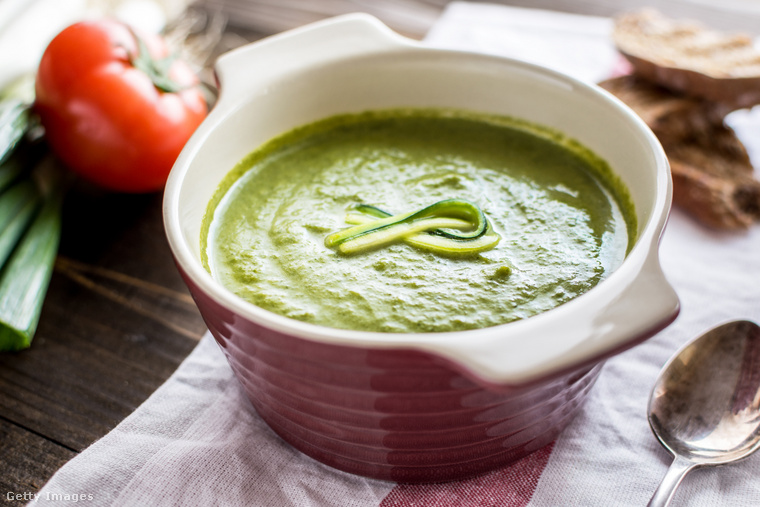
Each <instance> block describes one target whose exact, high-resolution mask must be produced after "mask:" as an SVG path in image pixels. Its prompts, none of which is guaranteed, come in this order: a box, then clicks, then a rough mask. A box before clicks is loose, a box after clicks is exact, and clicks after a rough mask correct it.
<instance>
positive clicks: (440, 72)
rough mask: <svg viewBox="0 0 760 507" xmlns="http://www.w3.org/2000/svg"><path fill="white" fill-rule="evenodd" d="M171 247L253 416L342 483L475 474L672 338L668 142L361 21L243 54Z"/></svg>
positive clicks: (175, 192) (233, 56) (599, 106)
mask: <svg viewBox="0 0 760 507" xmlns="http://www.w3.org/2000/svg"><path fill="white" fill-rule="evenodd" d="M216 70H217V75H218V79H219V82H220V89H221V94H220V97H219V101H218V103H217V105H216V106H215V108H214V109H213V111H212V112H211V114H210V115H209V116H208V118H207V120H206V121H205V122H204V123H203V124H202V125H201V126H200V128H199V129H198V131H197V132H196V133H195V135H194V136H193V137H192V139H191V140H190V141H189V143H188V144H187V146H186V147H185V149H184V150H183V152H182V154H181V155H180V157H179V158H178V160H177V162H176V164H175V166H174V168H173V170H172V173H171V175H170V177H169V181H168V184H167V187H166V194H165V204H164V217H165V224H166V232H167V236H168V239H169V243H170V246H171V249H172V252H173V254H174V256H175V258H176V262H177V266H178V268H179V270H180V272H181V274H182V276H183V278H184V280H185V281H186V283H187V285H188V287H189V289H190V291H191V293H192V295H193V297H194V298H195V301H196V303H197V305H198V308H199V310H200V312H201V314H202V315H203V318H204V319H205V321H206V323H207V324H208V327H209V330H210V331H211V333H212V334H213V336H214V338H215V339H216V340H217V342H218V343H219V345H220V346H221V349H222V350H223V352H224V354H225V355H226V357H227V359H228V360H229V363H230V366H231V367H232V369H233V370H234V372H235V374H236V376H237V378H238V379H239V380H240V382H241V384H242V386H243V388H244V389H245V391H246V394H247V395H248V398H249V399H250V401H251V403H252V405H253V407H254V408H255V410H256V411H257V412H258V414H259V415H260V416H261V417H262V418H263V419H264V420H265V421H266V422H267V424H269V425H270V426H271V428H272V429H273V430H274V431H275V432H276V433H277V434H279V435H280V436H281V437H282V438H283V439H284V440H285V441H287V442H288V443H290V444H291V445H293V446H294V447H295V448H297V449H299V450H300V451H302V452H304V453H305V454H307V455H309V456H311V457H313V458H315V459H317V460H319V461H321V462H323V463H326V464H328V465H330V466H333V467H335V468H338V469H341V470H345V471H348V472H351V473H355V474H360V475H363V476H367V477H373V478H377V479H385V480H393V481H398V482H436V481H448V480H454V479H460V478H464V477H468V476H472V475H476V474H479V473H484V472H486V471H489V470H492V469H494V468H497V467H500V466H503V465H505V464H506V463H509V462H511V461H514V460H516V459H519V458H521V457H523V456H525V455H527V454H529V453H531V452H533V451H535V450H538V449H540V448H541V447H543V446H545V445H547V444H549V443H551V442H552V441H553V440H554V439H555V438H556V437H557V435H558V434H559V433H560V431H561V430H562V429H563V428H564V427H565V426H566V425H567V424H568V423H569V422H570V421H571V420H572V418H573V417H574V416H575V415H576V414H577V412H578V410H579V409H580V408H581V406H582V404H583V401H584V400H585V398H586V395H587V393H588V392H589V390H590V389H591V387H592V386H593V383H594V380H595V379H596V378H597V376H598V374H599V372H600V370H601V368H602V365H603V362H604V360H605V359H607V358H609V357H610V356H612V355H614V354H617V353H619V352H621V351H624V350H626V349H628V348H630V347H633V346H634V345H637V344H639V343H641V342H642V341H644V340H645V339H647V338H649V337H650V336H652V335H653V334H655V333H657V332H658V331H659V330H661V329H662V328H663V327H665V326H667V325H668V324H669V323H670V322H672V321H673V319H675V317H676V315H677V313H678V307H679V306H678V298H677V296H676V294H675V293H674V291H673V289H672V287H671V286H670V285H669V284H668V282H667V281H666V279H665V277H664V276H663V274H662V271H661V269H660V264H659V259H658V242H659V238H660V235H661V233H662V231H663V228H664V226H665V222H666V220H667V215H668V211H669V207H670V202H671V180H670V172H669V167H668V163H667V159H666V157H665V155H664V153H663V150H662V148H661V147H660V145H659V144H658V142H657V140H656V138H655V137H654V135H653V134H652V133H651V131H650V130H649V129H648V128H647V127H646V126H645V125H644V123H643V122H642V121H641V120H640V119H639V118H638V117H637V116H636V115H635V114H634V113H633V112H632V111H631V110H630V109H628V108H627V107H626V106H624V105H623V104H622V103H621V102H619V101H618V100H616V99H615V98H613V97H612V96H611V95H609V94H608V93H606V92H605V91H603V90H601V89H599V88H597V87H595V86H593V85H589V84H585V83H582V82H579V81H577V80H575V79H573V78H571V77H568V76H565V75H562V74H559V73H557V72H554V71H551V70H548V69H545V68H542V67H538V66H535V65H531V64H528V63H524V62H519V61H515V60H510V59H505V58H500V57H496V56H488V55H482V54H473V53H466V52H459V51H450V50H440V49H433V48H428V47H425V46H424V45H422V44H420V43H417V42H414V41H410V40H407V39H405V38H403V37H401V36H399V35H397V34H395V33H393V32H392V31H390V30H389V29H388V28H386V27H385V26H384V25H382V24H381V23H380V22H379V21H377V20H376V19H374V18H372V17H369V16H366V15H350V16H344V17H339V18H334V19H331V20H327V21H324V22H320V23H316V24H313V25H309V26H305V27H303V28H300V29H297V30H294V31H291V32H286V33H284V34H281V35H278V36H275V37H271V38H268V39H265V40H263V41H260V42H257V43H254V44H251V45H248V46H245V47H242V48H240V49H237V50H235V51H232V52H231V53H228V54H226V55H224V56H222V57H221V58H220V59H219V61H218V64H217V66H216Z"/></svg>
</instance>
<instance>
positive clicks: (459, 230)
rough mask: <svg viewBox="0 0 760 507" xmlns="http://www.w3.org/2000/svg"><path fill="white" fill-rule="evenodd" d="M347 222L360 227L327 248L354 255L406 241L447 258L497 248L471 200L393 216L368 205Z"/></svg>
mask: <svg viewBox="0 0 760 507" xmlns="http://www.w3.org/2000/svg"><path fill="white" fill-rule="evenodd" d="M354 209H355V210H356V211H358V212H359V213H348V215H347V216H346V223H349V224H356V225H355V226H354V227H349V228H348V229H343V230H341V231H338V232H335V233H333V234H330V235H329V236H327V238H325V245H326V246H327V247H329V248H335V249H336V250H337V251H338V252H339V253H342V254H345V255H350V254H356V253H360V252H364V251H367V250H373V249H376V248H379V247H381V246H383V245H387V244H390V243H395V242H398V241H403V242H405V243H407V244H408V245H411V246H414V247H417V248H420V249H423V250H428V251H431V252H434V253H438V254H443V255H471V254H474V253H478V252H482V251H485V250H489V249H491V248H493V247H494V246H496V244H497V243H498V242H499V240H500V239H501V237H500V236H499V235H498V234H497V233H496V232H494V230H493V228H492V227H491V224H490V222H489V221H488V219H487V218H486V216H485V215H484V214H483V211H482V210H481V209H480V208H479V207H478V206H477V205H476V204H473V203H471V202H469V201H465V200H462V199H446V200H443V201H439V202H437V203H435V204H431V205H430V206H427V207H425V208H422V209H421V210H418V211H412V212H408V213H402V214H400V215H391V214H390V213H388V212H386V211H384V210H382V209H380V208H377V207H375V206H370V205H367V204H360V205H357V206H356V207H354Z"/></svg>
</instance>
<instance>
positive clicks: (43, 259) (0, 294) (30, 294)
mask: <svg viewBox="0 0 760 507" xmlns="http://www.w3.org/2000/svg"><path fill="white" fill-rule="evenodd" d="M33 85H34V78H33V76H25V77H23V78H21V79H19V80H18V81H16V82H15V83H14V84H12V85H11V86H10V87H8V88H6V89H4V90H2V91H0V351H3V350H21V349H24V348H27V347H29V345H30V344H31V341H32V337H33V336H34V332H35V331H36V329H37V324H38V322H39V317H40V313H41V311H42V303H43V301H44V299H45V294H46V292H47V288H48V285H49V283H50V277H51V275H52V272H53V264H54V262H55V256H56V252H57V249H58V242H59V239H60V234H61V202H62V200H63V193H64V190H63V186H64V185H62V184H61V183H62V178H61V175H60V173H59V171H58V169H57V168H55V167H53V165H51V164H48V165H47V166H45V167H43V166H42V165H41V164H39V162H40V160H41V158H42V156H43V155H44V154H45V152H46V150H45V149H44V146H42V145H41V143H36V142H34V141H30V138H33V137H34V136H33V135H30V134H32V133H33V129H34V127H35V126H36V117H35V115H33V114H32V113H31V104H32V102H33V99H34V86H33ZM46 169H47V171H46Z"/></svg>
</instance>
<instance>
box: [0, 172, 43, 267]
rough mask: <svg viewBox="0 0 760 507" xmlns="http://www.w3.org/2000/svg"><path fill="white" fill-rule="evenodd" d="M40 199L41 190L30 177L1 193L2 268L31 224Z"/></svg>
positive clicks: (0, 240)
mask: <svg viewBox="0 0 760 507" xmlns="http://www.w3.org/2000/svg"><path fill="white" fill-rule="evenodd" d="M39 201H40V196H39V191H38V190H37V187H36V185H35V184H34V182H33V181H31V180H29V179H26V180H23V181H22V182H20V183H18V184H16V185H14V186H13V187H11V188H10V189H9V190H8V191H6V192H3V193H2V194H0V268H2V267H3V266H4V265H5V261H7V260H8V258H9V257H10V255H11V253H12V252H13V249H14V248H15V247H16V244H17V243H18V242H19V240H20V239H21V237H22V236H23V235H24V233H25V232H26V230H27V229H28V228H29V226H30V225H31V222H32V219H33V218H34V215H35V214H36V212H37V210H38V205H39Z"/></svg>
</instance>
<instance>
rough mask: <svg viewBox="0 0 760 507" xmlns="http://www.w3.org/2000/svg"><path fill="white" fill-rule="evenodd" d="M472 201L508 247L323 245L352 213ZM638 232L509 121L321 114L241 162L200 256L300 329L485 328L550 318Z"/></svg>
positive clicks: (573, 155)
mask: <svg viewBox="0 0 760 507" xmlns="http://www.w3.org/2000/svg"><path fill="white" fill-rule="evenodd" d="M446 199H464V200H467V201H470V202H472V203H474V204H476V205H477V206H478V207H479V208H480V209H481V210H482V211H483V213H484V214H485V216H486V217H487V219H488V221H489V222H490V224H491V227H492V228H493V231H494V232H495V233H497V234H498V235H499V236H501V239H500V240H499V242H498V244H497V245H496V246H495V247H493V248H491V249H490V250H487V251H483V252H480V253H477V254H474V255H463V256H458V255H443V254H440V253H436V252H431V251H427V250H425V249H421V248H417V247H415V246H412V245H410V244H407V243H406V242H404V241H397V242H393V243H391V244H388V245H384V246H381V247H378V248H376V249H371V250H369V251H364V252H361V253H357V254H354V255H343V254H341V253H339V252H337V251H335V250H334V249H332V248H328V247H327V246H325V238H326V237H327V236H328V235H330V234H331V233H334V232H336V231H340V230H341V229H345V228H347V227H351V225H350V224H348V223H346V216H347V213H348V212H349V211H350V210H351V209H352V207H354V206H356V205H359V204H369V205H372V206H376V207H378V208H380V209H382V210H385V211H387V212H388V213H391V214H394V215H395V214H401V213H406V212H410V211H414V210H417V209H421V208H424V207H425V206H428V205H430V204H433V203H435V202H438V201H441V200H446ZM635 230H636V224H635V218H634V212H633V206H632V204H631V200H630V198H629V196H628V193H627V191H626V189H625V187H624V185H622V184H621V183H620V182H619V180H618V179H617V178H616V177H615V176H614V174H613V172H612V171H611V170H610V168H609V167H608V166H607V164H606V163H605V162H604V161H602V160H601V159H599V158H598V157H596V156H595V155H594V154H593V153H591V152H590V151H589V150H587V149H585V148H584V147H582V146H581V145H579V144H578V143H577V142H574V141H572V140H570V139H568V138H566V137H564V136H562V135H561V134H559V133H557V132H554V131H551V130H549V129H544V128H541V127H538V126H535V125H532V124H528V123H526V122H522V121H519V120H514V119H510V118H504V117H493V116H485V115H479V114H475V113H467V112H458V111H448V110H413V109H410V110H389V111H373V112H365V113H361V114H350V115H342V116H336V117H332V118H328V119H326V120H323V121H320V122H317V123H314V124H311V125H307V126H304V127H301V128H298V129H296V130H293V131H291V132H288V133H286V134H284V135H282V136H279V137H277V138H276V139H273V140H272V141H270V142H268V143H266V144H265V145H263V146H261V147H259V148H258V149H256V150H255V151H254V152H252V153H251V154H250V155H249V156H248V157H246V158H245V159H244V160H243V161H241V162H240V163H239V164H238V166H237V167H235V168H234V169H233V170H232V172H231V173H230V174H229V175H228V176H227V178H226V179H225V180H224V182H223V183H222V185H221V187H220V188H219V190H218V191H217V196H216V197H215V198H214V200H212V202H211V203H210V205H209V210H208V212H207V215H206V219H205V223H204V234H203V244H202V251H203V255H204V259H203V260H204V264H205V266H206V268H207V269H208V270H209V271H210V273H211V274H212V276H213V277H214V278H215V279H217V280H218V281H219V282H220V283H221V284H222V285H224V286H225V287H226V288H228V289H229V290H230V291H232V292H233V293H235V294H237V295H238V296H240V297H241V298H243V299H245V300H247V301H250V302H251V303H253V304H255V305H257V306H259V307H261V308H264V309H266V310H269V311H271V312H274V313H277V314H280V315H284V316H287V317H290V318H293V319H297V320H301V321H305V322H310V323H314V324H319V325H323V326H328V327H334V328H343V329H353V330H363V331H379V332H392V333H403V332H440V331H455V330H465V329H475V328H483V327H488V326H494V325H498V324H504V323H507V322H511V321H515V320H518V319H524V318H527V317H531V316H533V315H536V314H539V313H541V312H545V311H547V310H550V309H552V308H554V307H556V306H558V305H561V304H563V303H565V302H567V301H570V300H571V299H573V298H575V297H577V296H579V295H580V294H583V293H584V292H586V291H588V290H589V289H591V288H592V287H594V286H595V285H596V284H598V283H599V282H600V281H601V280H603V279H604V278H605V277H606V276H607V275H608V274H609V273H610V272H611V271H612V270H614V269H615V268H616V267H617V266H619V265H620V263H621V262H622V261H623V259H624V257H625V255H626V253H627V251H628V250H629V249H630V246H631V245H632V243H633V240H634V234H635Z"/></svg>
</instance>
